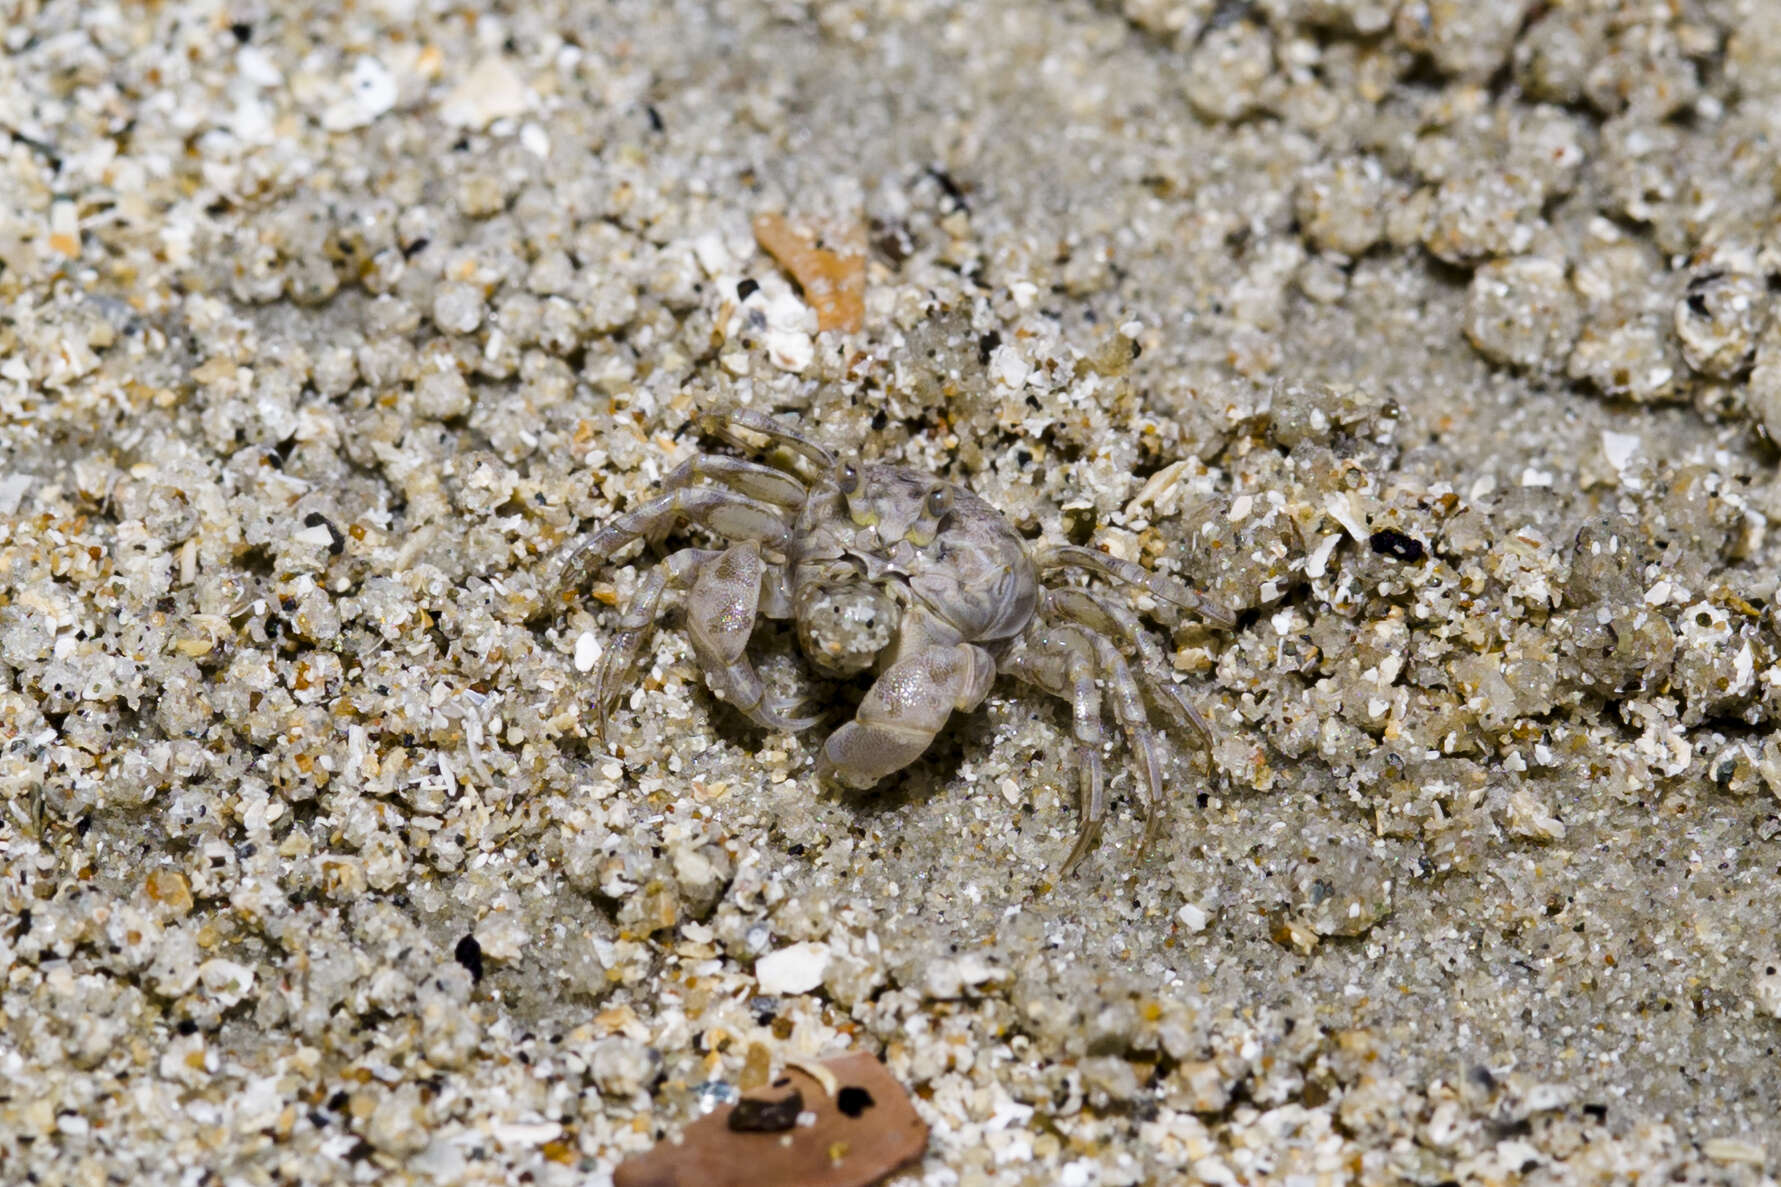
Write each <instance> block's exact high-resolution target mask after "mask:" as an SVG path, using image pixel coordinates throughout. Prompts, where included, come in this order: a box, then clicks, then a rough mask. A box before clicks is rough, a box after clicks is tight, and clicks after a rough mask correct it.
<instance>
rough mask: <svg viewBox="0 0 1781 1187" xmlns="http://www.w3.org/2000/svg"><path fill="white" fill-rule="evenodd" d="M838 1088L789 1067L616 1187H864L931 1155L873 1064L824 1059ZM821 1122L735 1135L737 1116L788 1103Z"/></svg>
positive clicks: (624, 1172)
mask: <svg viewBox="0 0 1781 1187" xmlns="http://www.w3.org/2000/svg"><path fill="white" fill-rule="evenodd" d="M823 1066H824V1067H826V1068H828V1069H829V1070H830V1071H831V1072H833V1073H834V1075H835V1080H836V1083H837V1084H838V1085H839V1088H838V1090H837V1091H836V1093H835V1095H834V1096H830V1095H828V1093H827V1092H825V1091H824V1089H823V1086H822V1084H821V1083H820V1082H819V1081H818V1080H817V1079H816V1077H814V1076H811V1075H810V1074H809V1073H807V1072H804V1071H801V1070H799V1069H798V1068H796V1067H789V1068H787V1069H786V1072H785V1074H784V1075H783V1076H781V1077H780V1078H779V1079H777V1080H775V1081H774V1082H773V1085H772V1086H770V1087H768V1088H763V1089H761V1090H759V1091H758V1092H751V1093H749V1094H748V1095H747V1097H746V1098H745V1101H756V1102H761V1103H755V1104H738V1105H726V1106H724V1107H722V1108H719V1109H717V1110H715V1111H713V1112H712V1113H711V1114H710V1115H709V1116H706V1117H703V1118H701V1119H699V1120H698V1121H695V1122H693V1123H692V1124H691V1125H689V1126H687V1127H686V1132H685V1134H684V1135H682V1137H681V1140H680V1141H679V1142H678V1143H676V1142H674V1141H673V1140H671V1139H669V1140H664V1141H662V1142H659V1143H657V1144H656V1146H655V1147H654V1148H653V1149H651V1150H648V1151H646V1152H645V1153H643V1154H639V1155H637V1156H636V1157H635V1158H631V1159H629V1160H627V1161H626V1162H625V1163H624V1164H623V1165H621V1166H620V1167H619V1168H618V1172H617V1173H616V1174H615V1175H614V1176H613V1187H867V1184H871V1183H876V1182H878V1181H879V1180H881V1179H883V1178H884V1177H885V1176H886V1175H889V1174H890V1173H891V1172H892V1171H895V1170H897V1169H898V1168H899V1167H903V1166H907V1165H908V1164H909V1163H911V1162H914V1161H915V1160H916V1159H917V1158H920V1157H921V1153H922V1151H923V1150H925V1149H927V1144H928V1127H927V1125H926V1123H924V1122H923V1121H922V1119H921V1118H920V1117H918V1116H917V1115H916V1113H915V1107H914V1106H913V1105H911V1104H910V1103H909V1094H908V1093H906V1092H904V1091H903V1086H902V1085H901V1084H899V1083H897V1081H896V1080H895V1079H893V1078H892V1076H891V1074H890V1072H889V1071H888V1070H887V1069H886V1068H885V1066H884V1064H882V1063H880V1062H879V1061H878V1060H877V1059H876V1058H874V1057H873V1056H870V1055H867V1054H864V1053H863V1052H861V1053H855V1054H853V1055H843V1056H841V1057H840V1058H838V1059H830V1060H825V1061H824V1063H823ZM794 1095H797V1096H801V1097H802V1098H803V1100H804V1102H805V1105H804V1107H805V1108H807V1109H809V1110H810V1111H811V1112H813V1113H815V1114H816V1124H815V1125H799V1126H794V1127H793V1128H792V1129H790V1130H788V1131H784V1132H767V1133H763V1132H738V1131H737V1130H736V1129H734V1128H733V1127H732V1123H731V1115H732V1114H733V1113H734V1112H736V1111H737V1110H738V1109H743V1110H744V1111H745V1113H748V1114H753V1115H755V1116H757V1117H758V1116H761V1115H764V1114H767V1113H773V1112H775V1111H776V1110H775V1109H774V1106H775V1105H776V1104H778V1103H779V1102H782V1101H786V1100H788V1098H790V1097H791V1096H794Z"/></svg>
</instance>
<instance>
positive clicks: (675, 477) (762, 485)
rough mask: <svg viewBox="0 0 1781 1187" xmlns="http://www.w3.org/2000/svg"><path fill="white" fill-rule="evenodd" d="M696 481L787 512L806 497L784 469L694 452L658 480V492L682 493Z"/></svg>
mask: <svg viewBox="0 0 1781 1187" xmlns="http://www.w3.org/2000/svg"><path fill="white" fill-rule="evenodd" d="M700 479H706V480H708V481H711V482H718V483H722V484H723V486H724V487H726V488H727V489H729V490H733V491H735V492H737V493H738V494H743V495H747V496H748V497H749V498H751V499H759V500H760V501H761V502H763V503H771V504H773V505H774V506H775V507H784V508H785V509H787V510H788V511H796V510H797V509H798V508H800V507H802V506H803V505H804V500H805V499H807V498H809V496H810V492H809V491H808V490H806V489H805V487H804V484H803V483H802V482H799V481H798V480H797V479H796V478H794V477H792V476H791V475H790V474H787V473H786V472H785V471H784V470H775V469H774V468H773V467H772V466H763V465H761V463H759V462H750V461H745V460H743V459H742V458H734V457H725V456H723V455H722V454H717V453H696V454H694V455H693V456H692V457H690V458H688V459H686V461H684V462H682V463H680V465H678V466H676V467H674V469H673V471H672V472H670V473H669V475H668V476H667V477H666V478H664V479H662V489H663V490H670V491H672V490H684V489H686V488H687V487H690V486H692V485H693V483H695V482H697V481H699V480H700Z"/></svg>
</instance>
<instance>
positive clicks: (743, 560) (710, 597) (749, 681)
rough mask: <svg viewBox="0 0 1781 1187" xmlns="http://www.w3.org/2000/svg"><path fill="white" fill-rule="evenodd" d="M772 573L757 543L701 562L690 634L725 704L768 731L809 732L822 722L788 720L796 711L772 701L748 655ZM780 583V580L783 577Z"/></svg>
mask: <svg viewBox="0 0 1781 1187" xmlns="http://www.w3.org/2000/svg"><path fill="white" fill-rule="evenodd" d="M768 568H769V566H768V565H767V563H766V562H765V561H763V560H761V547H760V545H759V544H757V543H755V542H754V541H753V540H748V541H744V542H743V543H741V544H733V545H731V546H730V547H729V548H726V549H725V550H724V551H723V552H722V553H721V554H719V555H717V556H716V557H715V559H709V560H702V561H700V563H699V564H698V565H697V567H696V568H695V570H694V572H695V576H694V578H693V588H692V590H691V591H690V592H689V593H688V594H687V599H686V619H687V634H688V635H689V636H690V637H691V639H692V643H693V652H694V654H696V655H697V656H698V657H699V666H700V667H701V668H703V669H704V671H705V683H706V684H707V685H709V686H710V688H711V691H712V692H713V693H715V694H716V695H717V696H718V697H719V698H720V699H722V700H725V701H728V702H729V703H730V704H731V705H734V706H735V707H736V709H737V711H738V712H740V713H741V714H742V715H743V716H745V717H747V718H748V719H749V720H750V721H752V722H754V723H755V724H756V725H758V726H761V727H762V728H764V729H772V730H801V729H806V728H808V727H810V726H812V725H815V724H816V723H817V721H819V720H820V718H818V717H797V718H793V717H787V716H785V714H784V712H783V710H785V709H787V708H789V707H790V705H789V704H774V703H770V702H769V701H768V700H767V696H766V689H765V687H764V686H763V685H762V684H761V678H760V675H759V674H758V673H757V672H756V671H755V670H754V665H753V664H752V663H750V662H749V660H748V655H747V654H746V652H747V647H748V637H749V636H750V635H752V634H753V633H754V621H755V615H756V614H758V613H759V612H760V608H761V586H762V579H763V578H764V577H765V576H766V575H767V570H768ZM774 580H775V582H777V581H778V580H779V578H778V575H777V574H774Z"/></svg>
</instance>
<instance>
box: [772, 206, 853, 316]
mask: <svg viewBox="0 0 1781 1187" xmlns="http://www.w3.org/2000/svg"><path fill="white" fill-rule="evenodd" d="M754 238H755V242H757V243H759V244H760V245H761V250H763V251H765V252H766V253H767V254H768V255H770V256H772V257H773V258H774V259H775V260H777V261H778V262H779V266H780V267H782V268H784V269H785V270H786V271H787V272H790V273H791V274H792V279H793V280H795V281H797V282H798V287H799V288H801V289H803V290H804V299H805V300H806V301H808V302H810V307H811V308H812V309H814V310H816V328H817V329H818V330H847V331H850V332H851V331H853V330H857V329H859V328H860V325H861V323H863V322H864V320H865V317H866V253H865V248H864V245H863V244H862V243H859V242H856V240H858V239H859V238H860V235H859V233H858V229H857V228H855V229H854V233H852V234H845V235H843V236H841V237H840V238H843V239H845V241H846V246H845V247H844V248H843V249H842V250H840V251H836V250H832V249H830V248H826V247H819V246H817V244H818V242H820V240H819V239H818V238H817V237H815V236H812V235H810V234H808V233H807V232H805V231H803V230H802V229H800V228H794V227H793V226H792V225H791V223H789V222H787V221H786V218H785V216H784V215H782V214H762V215H758V216H756V218H755V220H754Z"/></svg>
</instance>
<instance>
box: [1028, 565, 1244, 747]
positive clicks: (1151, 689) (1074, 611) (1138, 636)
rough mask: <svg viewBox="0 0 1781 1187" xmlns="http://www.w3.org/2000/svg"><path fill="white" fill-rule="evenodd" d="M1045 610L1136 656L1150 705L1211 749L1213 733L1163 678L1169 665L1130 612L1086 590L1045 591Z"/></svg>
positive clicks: (1138, 673)
mask: <svg viewBox="0 0 1781 1187" xmlns="http://www.w3.org/2000/svg"><path fill="white" fill-rule="evenodd" d="M1045 608H1046V610H1047V611H1048V612H1049V614H1050V615H1051V616H1052V617H1055V618H1062V619H1065V620H1067V621H1070V622H1076V623H1081V624H1082V625H1083V626H1085V627H1087V628H1088V629H1089V630H1091V631H1096V632H1098V633H1100V634H1104V635H1116V636H1118V638H1119V639H1120V641H1121V642H1122V643H1124V644H1125V645H1126V646H1127V647H1129V648H1131V649H1132V650H1133V651H1135V652H1136V653H1137V655H1138V661H1139V662H1138V672H1137V676H1138V683H1139V685H1140V687H1142V688H1143V690H1144V693H1145V695H1147V696H1148V697H1149V698H1150V700H1151V703H1152V704H1154V705H1155V706H1156V707H1157V708H1159V709H1161V710H1162V711H1163V712H1164V713H1165V714H1166V715H1167V716H1168V718H1169V720H1170V722H1171V723H1172V724H1173V725H1174V726H1175V728H1176V729H1177V730H1179V731H1182V732H1185V733H1192V734H1193V735H1195V737H1196V738H1197V739H1198V740H1199V743H1200V748H1201V749H1202V750H1210V749H1212V730H1211V727H1209V726H1208V725H1207V724H1206V719H1205V718H1204V717H1202V716H1201V715H1200V711H1199V710H1198V709H1196V708H1194V707H1193V704H1192V703H1191V702H1190V701H1188V700H1187V697H1186V695H1185V694H1184V693H1182V692H1181V690H1180V689H1179V688H1177V687H1176V686H1175V682H1174V681H1172V680H1170V679H1169V677H1168V676H1167V675H1166V674H1165V673H1166V672H1167V671H1168V668H1169V664H1168V660H1167V658H1166V657H1165V656H1164V655H1163V649H1162V648H1161V647H1159V646H1158V645H1157V642H1156V640H1155V639H1153V638H1151V637H1150V632H1148V631H1146V630H1145V629H1144V624H1143V623H1141V622H1139V621H1138V616H1137V615H1136V614H1134V613H1133V612H1132V610H1131V609H1130V608H1129V607H1127V606H1123V605H1121V604H1119V603H1118V602H1115V601H1113V600H1112V599H1111V598H1107V597H1104V596H1102V595H1100V594H1098V593H1095V592H1093V591H1091V590H1086V589H1072V588H1068V587H1066V588H1062V589H1048V590H1046V591H1045Z"/></svg>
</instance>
